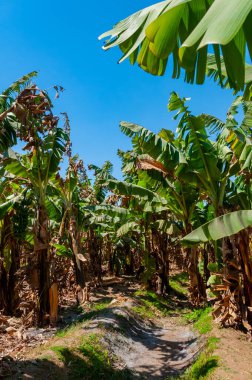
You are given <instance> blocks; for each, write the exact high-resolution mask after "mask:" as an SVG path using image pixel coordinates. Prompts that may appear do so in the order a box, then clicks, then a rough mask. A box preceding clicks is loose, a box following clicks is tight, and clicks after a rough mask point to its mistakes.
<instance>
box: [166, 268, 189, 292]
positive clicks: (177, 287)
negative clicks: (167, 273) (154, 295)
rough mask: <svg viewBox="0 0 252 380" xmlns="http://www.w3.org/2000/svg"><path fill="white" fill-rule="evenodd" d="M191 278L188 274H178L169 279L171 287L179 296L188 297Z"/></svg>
mask: <svg viewBox="0 0 252 380" xmlns="http://www.w3.org/2000/svg"><path fill="white" fill-rule="evenodd" d="M188 281H189V276H188V273H186V272H181V273H178V274H176V275H174V276H171V277H170V279H169V284H170V287H171V289H172V290H173V291H175V293H178V295H183V296H186V295H187V293H188Z"/></svg>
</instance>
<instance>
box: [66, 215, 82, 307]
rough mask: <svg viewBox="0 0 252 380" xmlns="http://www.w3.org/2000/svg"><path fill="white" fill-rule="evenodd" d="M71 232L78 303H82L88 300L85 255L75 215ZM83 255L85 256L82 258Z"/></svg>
mask: <svg viewBox="0 0 252 380" xmlns="http://www.w3.org/2000/svg"><path fill="white" fill-rule="evenodd" d="M69 233H70V237H71V242H72V250H73V262H74V269H75V278H76V284H77V290H76V296H77V302H78V304H82V303H83V302H85V301H86V295H85V294H86V289H85V282H86V281H85V268H84V262H83V260H84V257H83V256H82V254H81V247H80V242H79V233H78V231H77V224H76V220H75V217H74V216H72V217H71V218H70V225H69ZM82 257H83V258H82Z"/></svg>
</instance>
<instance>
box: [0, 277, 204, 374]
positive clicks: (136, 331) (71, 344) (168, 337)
mask: <svg viewBox="0 0 252 380" xmlns="http://www.w3.org/2000/svg"><path fill="white" fill-rule="evenodd" d="M135 291H136V285H134V284H125V285H117V286H113V287H108V288H104V289H102V290H101V291H99V292H97V293H96V294H95V295H93V297H92V301H94V302H96V304H97V305H102V303H104V301H105V300H106V302H107V306H106V307H105V308H104V309H102V310H99V311H98V312H97V313H95V315H93V316H92V318H91V319H89V320H87V321H85V322H81V323H79V324H78V325H77V326H76V328H75V329H73V330H72V331H71V332H70V333H68V334H66V336H64V337H54V338H52V339H51V340H50V341H49V342H48V343H46V344H45V345H42V346H40V347H39V348H37V349H35V350H34V349H33V350H32V351H30V352H27V353H25V354H23V357H22V358H21V360H13V359H8V360H9V361H8V360H5V362H4V364H5V367H6V368H5V377H4V378H6V379H13V380H14V379H28V378H29V379H36V380H38V379H45V378H46V379H47V380H55V379H60V380H64V379H73V380H77V379H93V380H96V378H98V377H97V376H98V375H96V377H92V376H91V374H88V372H85V373H83V374H82V375H80V376H79V375H78V376H79V377H78V376H77V375H74V376H73V375H71V373H70V371H69V368H70V367H69V366H71V363H75V362H76V360H80V359H81V360H82V361H83V363H84V362H85V360H86V358H85V357H80V355H79V351H78V350H77V348H76V347H78V345H79V344H80V341H81V339H83V337H86V336H94V335H95V336H99V337H100V338H99V339H100V344H101V345H102V347H103V349H106V352H108V356H109V358H110V359H109V361H111V362H112V361H113V365H114V366H115V368H114V371H115V373H114V372H113V376H114V375H116V374H117V375H118V377H116V376H115V377H113V376H112V375H111V378H113V379H121V378H122V379H123V378H124V379H150V380H151V379H157V380H158V379H167V378H169V377H172V376H176V375H179V374H180V373H181V372H183V371H184V370H185V369H186V368H187V367H188V366H189V365H190V364H191V363H192V361H193V360H194V359H195V357H196V356H197V354H198V353H199V351H200V349H201V348H202V347H203V342H202V341H201V339H200V338H198V336H197V335H196V333H195V332H193V331H192V330H191V329H190V328H189V327H188V326H182V325H179V324H177V320H178V317H177V316H172V315H171V316H169V317H162V316H160V317H158V318H155V319H153V320H152V321H151V320H148V319H146V318H142V317H141V316H140V315H139V314H138V313H137V312H135V310H136V308H138V307H140V306H141V302H140V301H139V300H138V299H137V297H135V296H134V293H135ZM55 346H56V347H63V348H65V351H62V352H67V354H68V356H70V355H72V356H71V359H69V362H67V361H66V360H65V361H64V360H63V362H62V358H61V360H59V356H57V355H55V352H54V350H53V347H55ZM115 358H116V360H115ZM89 359H90V358H89ZM69 363H70V364H69ZM89 364H90V363H89ZM91 365H97V362H95V361H94V362H93V363H91ZM99 365H100V364H99ZM83 368H84V367H83ZM87 368H91V367H87V365H86V367H85V371H86V369H87ZM125 368H126V369H128V370H129V374H128V375H127V376H126V377H120V373H122V374H123V373H124V372H120V371H123V370H124V369H125ZM118 371H119V372H118ZM108 376H110V375H106V369H105V368H104V370H102V371H101V374H99V380H101V379H104V380H107V379H108Z"/></svg>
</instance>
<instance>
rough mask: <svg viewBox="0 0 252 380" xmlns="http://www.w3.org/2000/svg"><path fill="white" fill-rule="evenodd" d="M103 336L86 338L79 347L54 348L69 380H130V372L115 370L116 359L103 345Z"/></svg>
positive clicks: (95, 335)
mask: <svg viewBox="0 0 252 380" xmlns="http://www.w3.org/2000/svg"><path fill="white" fill-rule="evenodd" d="M101 340H102V335H101V334H89V335H88V336H85V337H84V338H83V339H82V341H81V343H80V344H79V346H77V347H74V348H73V347H64V346H54V347H51V350H52V351H53V352H55V354H56V355H57V357H58V359H59V360H60V361H61V362H63V363H64V365H65V366H66V370H67V376H68V379H69V380H82V379H86V380H96V379H101V380H107V379H111V380H129V379H131V378H132V376H131V373H130V371H128V370H120V369H116V368H114V361H115V358H111V357H110V355H109V352H108V350H107V349H106V348H104V346H103V345H102V342H101Z"/></svg>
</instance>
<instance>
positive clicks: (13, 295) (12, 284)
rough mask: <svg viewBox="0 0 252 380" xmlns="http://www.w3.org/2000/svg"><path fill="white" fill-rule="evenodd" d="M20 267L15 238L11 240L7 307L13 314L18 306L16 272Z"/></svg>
mask: <svg viewBox="0 0 252 380" xmlns="http://www.w3.org/2000/svg"><path fill="white" fill-rule="evenodd" d="M19 268H20V258H19V246H18V244H17V242H16V241H15V240H12V242H11V266H10V270H9V278H8V299H9V300H8V307H9V310H8V311H9V314H10V315H14V314H15V310H16V308H17V306H18V298H19V296H18V292H17V287H16V285H17V284H16V280H17V278H16V272H17V270H18V269H19Z"/></svg>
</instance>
